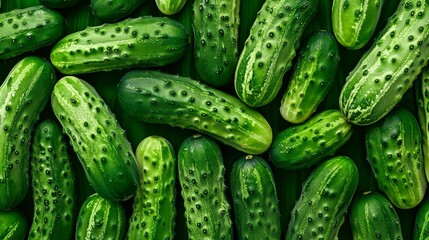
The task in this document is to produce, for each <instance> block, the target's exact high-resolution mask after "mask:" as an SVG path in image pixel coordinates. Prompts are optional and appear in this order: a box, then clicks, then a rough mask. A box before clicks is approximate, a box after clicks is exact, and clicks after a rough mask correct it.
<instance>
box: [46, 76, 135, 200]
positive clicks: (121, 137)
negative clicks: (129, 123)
mask: <svg viewBox="0 0 429 240" xmlns="http://www.w3.org/2000/svg"><path fill="white" fill-rule="evenodd" d="M51 105H52V109H53V111H54V114H55V116H56V117H57V119H58V120H59V122H60V123H61V125H62V127H63V132H64V133H66V134H67V135H68V137H69V139H70V144H71V145H72V147H73V150H74V151H75V152H76V155H77V156H78V158H79V160H80V162H81V164H82V166H83V168H84V169H85V174H86V176H87V178H88V181H89V183H90V184H91V186H92V187H93V188H94V190H95V191H96V192H97V193H98V194H100V196H102V197H104V198H107V199H109V200H112V201H123V200H126V199H129V198H131V197H132V196H133V195H134V193H135V191H136V189H137V186H138V183H139V179H140V173H139V169H138V166H137V161H136V158H135V155H134V153H133V149H132V148H131V144H130V143H129V141H128V139H127V138H126V136H125V131H124V130H123V129H122V127H121V126H120V125H119V123H118V121H117V119H116V117H115V115H114V114H113V113H112V112H111V110H110V108H109V106H107V104H106V103H105V102H104V101H103V99H102V98H101V97H100V96H99V95H98V93H97V92H96V90H95V89H94V88H93V87H92V86H91V85H89V84H88V83H87V82H86V81H84V80H82V79H79V78H77V77H74V76H65V77H63V78H61V79H60V80H59V81H58V82H57V84H55V87H54V90H53V91H52V95H51Z"/></svg>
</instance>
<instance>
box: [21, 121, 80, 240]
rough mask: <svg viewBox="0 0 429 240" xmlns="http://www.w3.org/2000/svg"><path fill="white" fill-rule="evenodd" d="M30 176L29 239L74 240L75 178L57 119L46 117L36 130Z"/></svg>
mask: <svg viewBox="0 0 429 240" xmlns="http://www.w3.org/2000/svg"><path fill="white" fill-rule="evenodd" d="M30 176H31V182H32V185H31V186H32V190H33V195H32V197H33V202H34V214H33V222H32V224H31V228H30V233H29V236H28V239H35V240H41V239H46V240H54V239H72V238H73V233H74V228H75V217H76V210H77V204H76V193H75V178H74V172H73V169H72V165H71V160H70V157H69V155H68V153H67V145H66V142H65V139H64V138H63V134H62V132H61V126H60V125H59V124H58V123H57V122H56V121H54V120H50V119H48V120H44V121H43V122H41V123H39V124H38V126H37V127H36V130H35V131H34V136H33V143H32V148H31V161H30Z"/></svg>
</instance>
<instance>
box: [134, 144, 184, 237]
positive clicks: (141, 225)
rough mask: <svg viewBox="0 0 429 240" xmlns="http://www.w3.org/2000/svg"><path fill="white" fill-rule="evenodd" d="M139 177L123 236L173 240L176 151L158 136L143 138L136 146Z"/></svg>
mask: <svg viewBox="0 0 429 240" xmlns="http://www.w3.org/2000/svg"><path fill="white" fill-rule="evenodd" d="M136 158H137V163H138V165H139V168H140V171H141V172H142V177H141V179H140V186H139V188H137V192H136V195H135V197H134V202H133V212H132V215H131V217H130V224H129V228H128V233H127V239H130V240H132V239H139V238H142V237H144V239H152V240H157V239H173V238H174V224H175V216H176V207H175V203H176V202H175V199H176V188H175V184H176V166H177V165H176V163H177V161H176V154H175V152H174V149H173V146H172V145H171V143H170V142H169V141H168V140H167V139H165V138H163V137H160V136H149V137H146V138H144V139H143V140H142V141H141V142H140V144H139V145H138V146H137V149H136Z"/></svg>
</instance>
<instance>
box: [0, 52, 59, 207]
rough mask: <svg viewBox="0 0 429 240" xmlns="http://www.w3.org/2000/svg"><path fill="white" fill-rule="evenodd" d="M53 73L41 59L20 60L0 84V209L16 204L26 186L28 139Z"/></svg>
mask: <svg viewBox="0 0 429 240" xmlns="http://www.w3.org/2000/svg"><path fill="white" fill-rule="evenodd" d="M55 81H56V75H55V70H54V67H53V66H52V65H51V64H50V63H49V62H48V61H46V60H45V59H42V58H40V57H35V56H29V57H25V58H23V59H21V60H20V61H19V62H18V63H16V64H15V66H14V67H13V69H12V70H11V71H10V72H9V74H8V76H7V77H6V80H5V81H4V82H3V84H2V85H1V87H0V106H1V108H0V115H1V116H2V118H1V121H0V129H1V132H0V146H1V148H0V196H2V197H1V198H0V210H9V209H12V208H13V207H15V206H17V205H18V204H19V203H20V202H21V201H22V200H23V199H24V197H25V196H26V195H27V192H28V189H29V184H30V180H29V165H30V139H31V134H32V131H33V128H34V125H35V123H36V122H37V120H38V118H39V115H40V114H41V112H42V111H43V109H44V108H45V106H46V105H47V103H48V101H49V94H50V92H51V90H52V88H53V87H54V84H55Z"/></svg>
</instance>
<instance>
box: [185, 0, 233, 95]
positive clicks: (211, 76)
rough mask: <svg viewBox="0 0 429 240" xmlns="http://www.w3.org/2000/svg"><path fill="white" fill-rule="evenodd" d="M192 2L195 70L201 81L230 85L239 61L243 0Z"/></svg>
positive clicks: (198, 0)
mask: <svg viewBox="0 0 429 240" xmlns="http://www.w3.org/2000/svg"><path fill="white" fill-rule="evenodd" d="M192 6H193V10H192V13H193V14H192V24H193V30H194V51H195V70H196V71H197V73H198V76H199V79H200V80H201V81H203V82H205V83H207V84H209V85H211V86H214V87H221V86H226V85H227V84H229V83H230V82H231V81H232V80H233V78H234V72H235V68H236V66H237V62H238V27H239V24H240V15H239V10H240V0H211V1H206V0H196V1H194V3H193V5H192Z"/></svg>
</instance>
